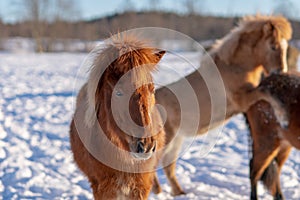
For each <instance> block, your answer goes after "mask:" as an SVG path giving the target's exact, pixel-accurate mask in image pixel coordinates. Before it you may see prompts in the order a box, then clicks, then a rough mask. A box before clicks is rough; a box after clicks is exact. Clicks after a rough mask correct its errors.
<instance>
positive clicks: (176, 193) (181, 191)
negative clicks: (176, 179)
mask: <svg viewBox="0 0 300 200" xmlns="http://www.w3.org/2000/svg"><path fill="white" fill-rule="evenodd" d="M185 194H186V193H185V192H184V191H183V190H178V191H173V192H172V195H173V196H179V195H185Z"/></svg>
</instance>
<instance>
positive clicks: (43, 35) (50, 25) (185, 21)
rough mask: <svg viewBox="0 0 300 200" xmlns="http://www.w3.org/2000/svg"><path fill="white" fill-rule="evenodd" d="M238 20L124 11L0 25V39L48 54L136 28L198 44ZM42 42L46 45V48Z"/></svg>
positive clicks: (298, 32) (296, 33) (298, 26)
mask: <svg viewBox="0 0 300 200" xmlns="http://www.w3.org/2000/svg"><path fill="white" fill-rule="evenodd" d="M238 20H239V18H221V17H211V16H201V15H199V14H184V15H180V14H177V13H172V12H163V11H144V12H133V11H127V12H124V13H121V14H114V15H111V16H106V17H103V18H99V19H94V20H90V21H75V22H71V21H64V20H54V21H52V22H48V21H38V22H37V21H34V20H28V21H23V22H19V23H16V24H4V23H3V22H1V21H0V39H1V38H7V37H17V36H20V37H28V38H33V39H36V42H37V43H40V46H39V47H38V48H39V49H38V50H40V51H42V50H44V51H45V50H46V51H51V42H53V41H55V40H64V39H81V40H86V41H91V40H99V39H103V38H107V37H109V36H110V35H111V34H113V33H116V32H118V31H123V30H127V29H132V28H138V27H164V28H169V29H173V30H176V31H179V32H182V33H184V34H187V35H188V36H190V37H192V38H193V39H195V40H197V41H201V40H208V39H216V38H220V37H222V36H224V35H225V34H226V33H228V32H229V31H230V29H232V28H233V26H235V25H236V23H237V22H238ZM291 23H292V26H293V38H294V39H300V23H299V22H298V21H291ZM45 41H47V42H46V44H45Z"/></svg>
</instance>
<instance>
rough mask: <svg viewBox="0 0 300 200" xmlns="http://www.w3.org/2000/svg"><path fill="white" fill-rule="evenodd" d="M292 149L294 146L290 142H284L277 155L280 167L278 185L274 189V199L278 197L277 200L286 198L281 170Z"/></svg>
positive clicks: (278, 169)
mask: <svg viewBox="0 0 300 200" xmlns="http://www.w3.org/2000/svg"><path fill="white" fill-rule="evenodd" d="M291 149H292V147H291V145H290V144H289V143H287V142H282V143H281V145H280V150H279V152H278V155H277V157H276V162H277V165H278V168H277V173H278V177H277V181H276V186H275V187H274V189H275V191H272V195H273V197H274V199H276V200H282V199H284V196H283V194H282V191H281V187H280V172H281V169H282V166H283V165H284V163H285V161H286V160H287V158H288V156H289V154H290V152H291Z"/></svg>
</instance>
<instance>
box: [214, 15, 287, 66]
mask: <svg viewBox="0 0 300 200" xmlns="http://www.w3.org/2000/svg"><path fill="white" fill-rule="evenodd" d="M266 25H269V26H271V29H272V31H274V32H276V33H277V34H279V35H280V36H281V37H282V38H284V39H286V40H290V39H291V37H292V28H291V24H290V23H289V22H288V20H287V19H286V18H284V17H282V16H263V15H256V16H246V17H244V18H242V19H241V20H240V21H239V23H238V26H237V27H235V28H233V29H232V30H231V32H230V33H229V34H227V35H226V36H225V37H224V38H222V39H220V40H217V41H216V42H215V44H214V45H213V47H212V49H211V53H213V52H218V55H220V57H222V58H223V60H224V61H225V62H226V63H229V59H230V58H231V56H233V55H234V53H235V51H236V49H237V47H238V45H239V42H240V38H241V37H242V36H243V35H244V34H248V33H252V32H255V31H256V32H261V33H263V31H264V29H265V28H266Z"/></svg>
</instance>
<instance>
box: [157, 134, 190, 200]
mask: <svg viewBox="0 0 300 200" xmlns="http://www.w3.org/2000/svg"><path fill="white" fill-rule="evenodd" d="M169 131H173V130H169ZM166 132H167V130H166ZM182 141H183V138H182V137H178V136H177V137H175V138H173V139H172V140H171V141H170V143H169V144H168V145H167V149H166V151H165V154H164V157H163V160H162V164H163V166H164V172H165V174H166V176H167V178H168V181H169V183H170V185H171V188H172V195H174V196H176V195H181V194H185V192H184V191H183V190H182V188H181V187H180V185H179V183H178V180H177V178H176V160H177V159H178V155H179V152H180V149H181V145H182Z"/></svg>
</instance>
